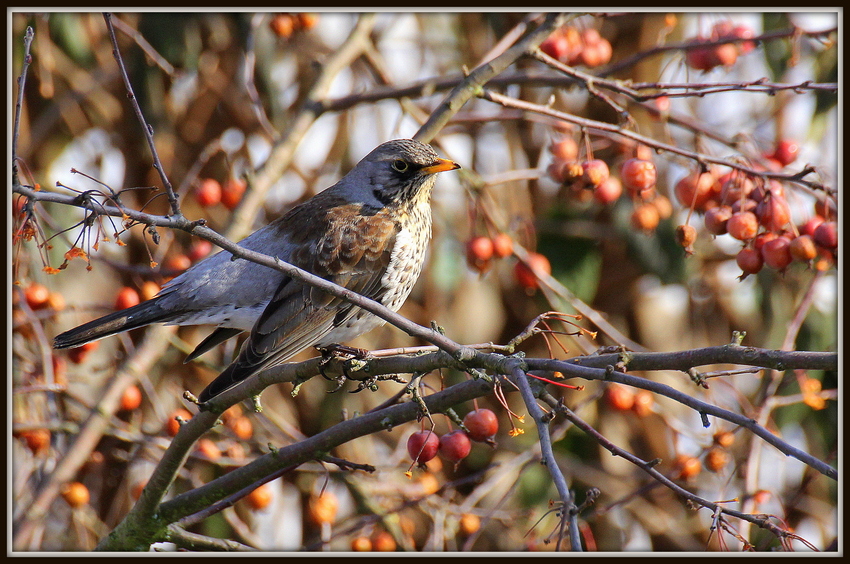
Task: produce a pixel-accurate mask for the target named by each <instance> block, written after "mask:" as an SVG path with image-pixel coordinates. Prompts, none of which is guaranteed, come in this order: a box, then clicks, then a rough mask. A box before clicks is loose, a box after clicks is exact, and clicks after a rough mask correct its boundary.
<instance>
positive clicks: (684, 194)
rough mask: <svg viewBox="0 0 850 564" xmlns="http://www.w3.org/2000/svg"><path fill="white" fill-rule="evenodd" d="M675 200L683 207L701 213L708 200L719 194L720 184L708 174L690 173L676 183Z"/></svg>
mask: <svg viewBox="0 0 850 564" xmlns="http://www.w3.org/2000/svg"><path fill="white" fill-rule="evenodd" d="M674 192H675V193H676V198H677V199H678V200H679V203H681V204H682V205H683V206H684V207H686V208H690V207H691V204H692V203H693V206H694V209H695V210H697V211H703V210H705V209H706V205H707V203H708V201H709V200H710V199H712V198H713V197H714V196H719V194H720V183H718V182H717V179H716V178H715V177H714V175H713V174H711V173H710V172H703V173H692V174H689V175H688V176H686V177H684V178H683V179H681V180H680V181H679V182H677V183H676V187H675V189H674Z"/></svg>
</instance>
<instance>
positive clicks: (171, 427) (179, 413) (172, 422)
mask: <svg viewBox="0 0 850 564" xmlns="http://www.w3.org/2000/svg"><path fill="white" fill-rule="evenodd" d="M178 417H179V418H181V419H183V421H188V420H190V419H191V418H192V414H191V413H189V411H187V410H186V409H183V408H182V407H181V408H179V409H177V410H176V411H175V412H174V413H172V414H171V417H169V418H168V421H166V422H165V430H166V431H167V432H168V434H169V435H170V436H172V437H173V436H175V435H176V434H177V432H178V431H180V425H181V423H179V422H178V421H177V418H178Z"/></svg>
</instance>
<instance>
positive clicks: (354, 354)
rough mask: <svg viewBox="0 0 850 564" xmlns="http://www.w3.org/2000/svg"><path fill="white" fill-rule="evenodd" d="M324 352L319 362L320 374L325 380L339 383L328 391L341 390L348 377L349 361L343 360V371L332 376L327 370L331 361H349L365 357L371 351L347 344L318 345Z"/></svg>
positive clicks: (320, 350) (321, 351)
mask: <svg viewBox="0 0 850 564" xmlns="http://www.w3.org/2000/svg"><path fill="white" fill-rule="evenodd" d="M316 348H317V349H318V350H319V352H320V353H321V354H322V360H321V361H320V362H319V374H321V375H322V377H323V378H324V379H325V380H330V381H332V382H336V383H337V387H336V388H334V389H333V390H330V391H329V392H328V393H333V392H336V391H339V389H340V388H342V386H343V384H344V383H345V381H346V380H347V379H348V370H347V363H346V362H342V372H341V374H339V375H336V376H331V375H328V373H327V372H326V368H329V365H330V363H331V362H333V361H335V360H339V361H348V360H355V359H365V358H367V357H368V356H369V351H368V350H366V349H358V348H356V347H349V346H346V345H339V344H332V345H328V346H327V347H316Z"/></svg>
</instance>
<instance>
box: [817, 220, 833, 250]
mask: <svg viewBox="0 0 850 564" xmlns="http://www.w3.org/2000/svg"><path fill="white" fill-rule="evenodd" d="M814 239H815V243H817V244H818V246H820V247H823V248H824V249H829V250H831V251H832V250H835V249H837V248H838V224H836V223H835V222H834V221H824V222H823V223H821V224H820V225H818V227H817V229H815V235H814Z"/></svg>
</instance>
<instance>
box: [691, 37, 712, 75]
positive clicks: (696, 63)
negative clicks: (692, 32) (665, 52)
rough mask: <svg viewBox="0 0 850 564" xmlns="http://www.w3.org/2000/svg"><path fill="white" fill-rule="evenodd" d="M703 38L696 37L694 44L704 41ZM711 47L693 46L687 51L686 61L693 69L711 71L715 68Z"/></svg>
mask: <svg viewBox="0 0 850 564" xmlns="http://www.w3.org/2000/svg"><path fill="white" fill-rule="evenodd" d="M702 41H703V40H702V38H699V37H698V38H696V39H695V40H694V41H693V44H696V45H698V44H700V43H702ZM710 51H711V48H710V47H693V48H690V49H688V50H687V51H686V52H685V63H686V64H687V65H688V66H689V67H691V68H692V69H696V70H701V71H710V70H711V69H713V68H714V66H715V65H714V64H712V60H711V53H710Z"/></svg>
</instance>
